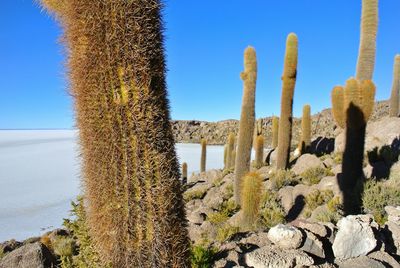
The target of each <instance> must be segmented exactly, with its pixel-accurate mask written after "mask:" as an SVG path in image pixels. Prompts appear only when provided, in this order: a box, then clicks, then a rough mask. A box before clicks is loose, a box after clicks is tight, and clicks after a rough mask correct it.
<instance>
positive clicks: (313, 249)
mask: <svg viewBox="0 0 400 268" xmlns="http://www.w3.org/2000/svg"><path fill="white" fill-rule="evenodd" d="M304 232H305V233H306V238H305V240H304V243H303V245H302V246H301V247H300V249H301V250H302V251H304V252H307V253H310V254H312V255H314V256H317V257H319V258H322V259H324V258H325V250H324V246H323V244H322V241H321V240H319V239H318V238H317V237H316V236H315V235H314V234H313V233H311V232H309V231H306V230H304Z"/></svg>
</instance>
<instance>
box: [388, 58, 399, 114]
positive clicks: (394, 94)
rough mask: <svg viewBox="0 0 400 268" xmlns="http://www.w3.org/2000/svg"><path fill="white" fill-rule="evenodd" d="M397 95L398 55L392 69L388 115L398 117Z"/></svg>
mask: <svg viewBox="0 0 400 268" xmlns="http://www.w3.org/2000/svg"><path fill="white" fill-rule="evenodd" d="M399 94H400V55H396V57H395V59H394V67H393V86H392V93H391V95H390V110H389V115H390V116H392V117H397V116H399Z"/></svg>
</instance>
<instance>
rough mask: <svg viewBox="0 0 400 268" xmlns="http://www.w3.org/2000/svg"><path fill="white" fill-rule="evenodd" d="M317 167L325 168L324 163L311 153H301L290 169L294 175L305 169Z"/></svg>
mask: <svg viewBox="0 0 400 268" xmlns="http://www.w3.org/2000/svg"><path fill="white" fill-rule="evenodd" d="M318 167H320V168H325V166H324V164H323V163H322V161H321V160H320V159H319V158H318V157H316V156H315V155H313V154H303V155H302V156H300V157H299V158H298V159H297V161H296V164H294V166H293V168H292V171H293V172H294V173H295V174H296V175H300V174H301V173H303V172H304V171H306V170H307V169H310V168H318Z"/></svg>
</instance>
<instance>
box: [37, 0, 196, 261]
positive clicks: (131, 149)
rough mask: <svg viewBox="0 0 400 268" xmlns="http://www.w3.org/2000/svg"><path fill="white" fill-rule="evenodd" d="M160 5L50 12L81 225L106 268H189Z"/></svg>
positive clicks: (72, 4) (137, 2) (141, 0)
mask: <svg viewBox="0 0 400 268" xmlns="http://www.w3.org/2000/svg"><path fill="white" fill-rule="evenodd" d="M49 1H50V0H48V1H45V2H44V4H46V3H49ZM53 3H54V1H53ZM161 6H162V5H161V2H160V1H159V0H152V1H147V0H130V1H122V0H116V1H92V0H68V1H63V6H62V8H61V9H55V10H54V11H55V12H60V13H57V15H56V18H57V19H59V20H60V23H61V25H62V27H63V28H64V34H65V36H64V38H63V40H64V41H65V42H66V47H67V51H68V53H69V55H68V68H69V72H68V73H69V76H70V87H71V91H72V95H73V96H74V104H75V110H76V115H77V118H76V120H77V122H76V123H77V126H78V128H79V139H80V143H79V144H80V146H81V147H80V149H81V153H82V173H83V174H82V177H83V185H84V192H85V198H86V200H87V217H88V219H87V225H88V228H89V230H90V235H91V237H92V239H93V242H94V246H95V248H96V251H98V253H99V256H100V257H101V259H102V261H103V262H104V263H107V264H109V265H110V266H111V267H121V268H124V267H190V257H189V247H190V241H189V239H188V231H187V229H186V227H187V221H186V217H185V209H184V203H183V199H182V187H181V183H180V181H179V179H180V167H179V163H178V160H177V157H176V153H175V145H174V139H173V134H172V129H171V125H170V113H169V103H168V99H167V92H166V81H165V73H166V68H165V59H164V46H163V34H162V30H163V22H162V19H161V15H160V13H161ZM49 8H50V9H51V8H54V6H50V7H49Z"/></svg>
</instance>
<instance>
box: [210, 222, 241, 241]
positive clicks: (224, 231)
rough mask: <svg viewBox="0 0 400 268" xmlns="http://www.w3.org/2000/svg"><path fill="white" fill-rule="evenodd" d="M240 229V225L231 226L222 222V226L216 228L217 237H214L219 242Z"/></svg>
mask: <svg viewBox="0 0 400 268" xmlns="http://www.w3.org/2000/svg"><path fill="white" fill-rule="evenodd" d="M239 231H240V227H236V226H232V225H229V224H224V225H223V226H221V227H219V228H218V229H217V237H216V239H217V240H218V241H219V242H225V241H227V240H228V239H230V238H231V237H232V236H233V235H234V234H236V233H238V232H239Z"/></svg>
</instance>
